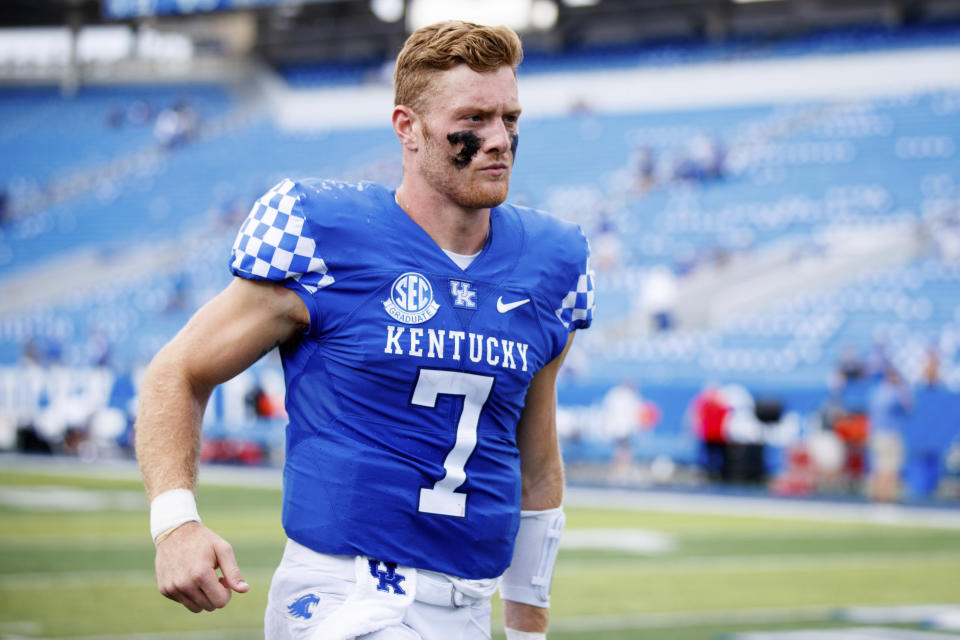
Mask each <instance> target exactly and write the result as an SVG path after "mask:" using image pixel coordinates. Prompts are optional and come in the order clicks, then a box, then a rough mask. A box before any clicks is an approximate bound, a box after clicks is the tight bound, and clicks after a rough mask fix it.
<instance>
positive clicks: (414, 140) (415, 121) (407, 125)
mask: <svg viewBox="0 0 960 640" xmlns="http://www.w3.org/2000/svg"><path fill="white" fill-rule="evenodd" d="M393 132H394V133H395V134H397V138H398V139H399V140H400V144H401V146H403V147H404V148H406V149H408V150H410V151H416V150H417V148H418V147H419V142H418V140H419V138H420V135H419V134H420V118H419V117H418V116H417V114H416V112H415V111H414V110H413V109H411V108H410V107H408V106H406V105H403V104H398V105H397V106H395V107H394V108H393Z"/></svg>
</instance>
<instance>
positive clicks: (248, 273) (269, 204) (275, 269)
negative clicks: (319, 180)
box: [230, 180, 334, 325]
mask: <svg viewBox="0 0 960 640" xmlns="http://www.w3.org/2000/svg"><path fill="white" fill-rule="evenodd" d="M307 226H308V225H307V221H306V218H305V216H304V213H303V206H302V195H301V192H300V190H299V188H298V187H297V184H296V183H295V182H293V181H292V180H283V181H282V182H280V183H279V184H278V185H276V186H275V187H273V188H272V189H270V190H269V191H267V192H266V193H265V194H263V195H262V196H261V197H260V198H258V199H257V201H256V202H255V203H254V205H253V208H252V209H251V210H250V213H249V215H247V219H246V220H244V222H243V224H242V225H241V226H240V231H239V232H238V233H237V238H236V240H235V241H234V243H233V252H232V257H231V261H230V270H231V271H232V272H233V274H234V275H235V276H239V277H241V278H247V279H248V280H264V281H270V282H277V283H280V284H283V285H285V286H287V287H288V288H290V289H292V290H294V291H295V292H296V293H298V294H299V295H300V297H301V298H302V299H303V300H304V302H305V303H306V305H307V308H308V309H309V310H310V318H311V324H312V325H315V323H316V320H317V317H316V314H317V309H316V302H315V300H314V299H313V294H315V293H316V292H317V290H319V289H322V288H324V287H327V286H329V285H331V284H333V282H334V278H333V276H332V275H330V274H329V273H327V265H326V263H325V262H324V261H323V258H322V257H321V255H320V247H319V246H318V244H317V240H316V239H315V238H313V237H311V236H310V234H309V232H308V230H307Z"/></svg>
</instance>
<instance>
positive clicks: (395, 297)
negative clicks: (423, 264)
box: [383, 271, 440, 324]
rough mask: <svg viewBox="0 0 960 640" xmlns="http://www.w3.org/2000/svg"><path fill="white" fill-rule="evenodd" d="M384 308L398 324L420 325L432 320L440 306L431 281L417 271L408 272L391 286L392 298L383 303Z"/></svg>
mask: <svg viewBox="0 0 960 640" xmlns="http://www.w3.org/2000/svg"><path fill="white" fill-rule="evenodd" d="M383 308H384V310H386V312H387V313H388V314H389V315H390V317H391V318H393V319H394V320H397V321H398V322H402V323H404V324H420V323H421V322H426V321H427V320H429V319H430V318H432V317H433V316H434V314H436V313H437V309H439V308H440V305H439V304H438V303H437V301H436V300H435V299H434V296H433V286H432V285H431V284H430V281H429V280H427V278H426V277H425V276H423V275H421V274H419V273H417V272H415V271H408V272H407V273H404V274H402V275H401V276H400V277H398V278H397V279H396V280H394V281H393V284H392V285H390V298H389V299H388V300H384V301H383Z"/></svg>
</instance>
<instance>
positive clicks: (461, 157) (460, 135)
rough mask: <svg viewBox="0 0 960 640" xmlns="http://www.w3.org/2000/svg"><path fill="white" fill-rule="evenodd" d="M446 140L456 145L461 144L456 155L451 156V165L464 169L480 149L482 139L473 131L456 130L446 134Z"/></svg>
mask: <svg viewBox="0 0 960 640" xmlns="http://www.w3.org/2000/svg"><path fill="white" fill-rule="evenodd" d="M447 142H449V143H450V144H452V145H454V146H456V145H458V144H460V145H463V146H462V147H461V148H460V151H459V152H458V153H457V155H455V156H453V158H451V160H452V161H453V166H455V167H456V168H457V169H465V168H466V167H467V166H468V165H469V164H470V162H471V161H472V160H473V156H475V155H477V151H480V146H481V145H482V144H483V140H481V139H480V137H479V136H477V134H475V133H474V132H473V131H457V132H455V133H451V134H448V135H447Z"/></svg>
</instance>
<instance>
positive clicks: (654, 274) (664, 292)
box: [643, 267, 678, 331]
mask: <svg viewBox="0 0 960 640" xmlns="http://www.w3.org/2000/svg"><path fill="white" fill-rule="evenodd" d="M677 290H678V284H677V278H676V276H675V275H674V274H673V272H672V271H670V270H669V269H667V268H665V267H659V268H654V269H652V270H651V271H650V274H649V275H648V276H647V277H646V279H645V280H644V282H643V307H644V309H646V311H647V313H648V314H649V317H650V320H651V323H652V328H653V330H654V331H668V330H670V329H672V328H673V327H674V311H675V308H676V305H677V295H678V293H677Z"/></svg>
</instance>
